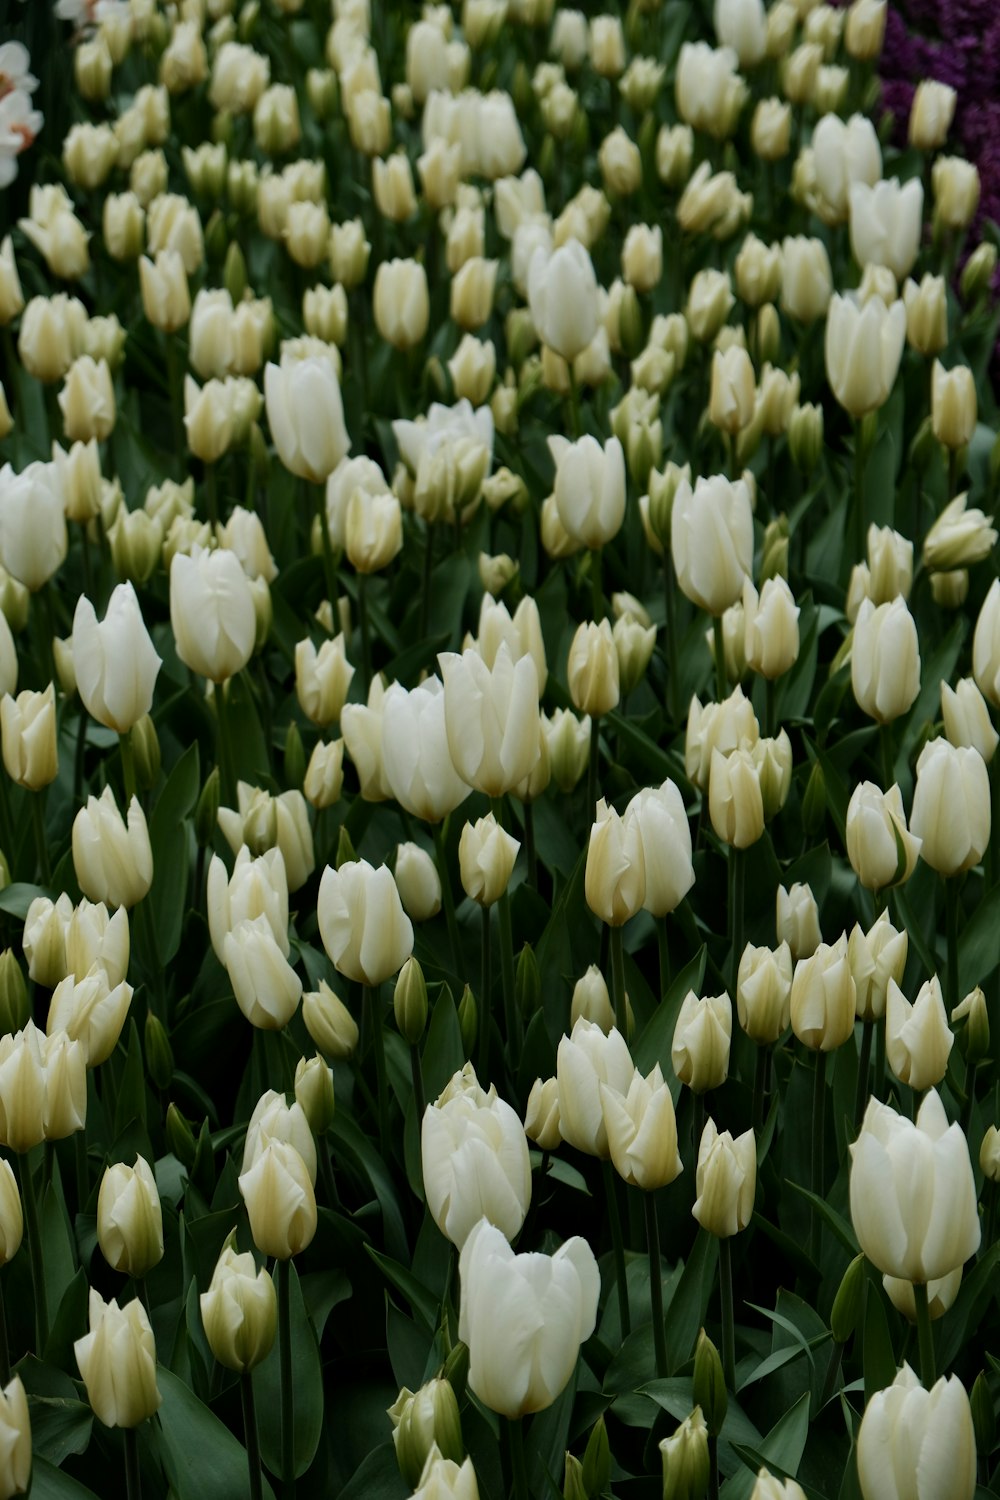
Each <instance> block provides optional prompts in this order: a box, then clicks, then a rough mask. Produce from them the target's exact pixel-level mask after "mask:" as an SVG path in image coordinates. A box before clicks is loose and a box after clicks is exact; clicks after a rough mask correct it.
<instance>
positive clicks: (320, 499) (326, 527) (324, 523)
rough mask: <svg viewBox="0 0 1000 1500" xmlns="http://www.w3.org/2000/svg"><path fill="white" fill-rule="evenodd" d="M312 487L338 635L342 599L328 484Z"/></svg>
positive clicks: (329, 594) (327, 591)
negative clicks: (331, 529) (339, 594)
mask: <svg viewBox="0 0 1000 1500" xmlns="http://www.w3.org/2000/svg"><path fill="white" fill-rule="evenodd" d="M303 483H305V481H303ZM312 488H313V494H314V495H315V497H316V514H317V515H318V516H319V534H320V540H321V542H322V546H323V576H324V578H325V579H326V597H327V598H328V599H329V601H330V609H331V610H332V611H333V633H334V635H337V634H338V632H339V630H340V620H339V615H340V608H339V604H340V601H339V598H338V594H337V565H336V562H335V560H334V556H333V543H332V542H331V541H330V518H329V516H328V515H327V513H326V485H325V484H314V485H313V487H312Z"/></svg>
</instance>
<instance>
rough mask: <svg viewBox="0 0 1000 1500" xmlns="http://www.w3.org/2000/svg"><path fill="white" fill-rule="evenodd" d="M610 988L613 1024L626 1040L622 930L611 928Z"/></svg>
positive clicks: (626, 1023)
mask: <svg viewBox="0 0 1000 1500" xmlns="http://www.w3.org/2000/svg"><path fill="white" fill-rule="evenodd" d="M611 989H612V993H613V996H614V1002H615V1025H616V1026H617V1028H618V1030H619V1031H620V1032H621V1034H622V1036H623V1037H625V1039H626V1041H627V1040H628V1002H627V1000H626V998H625V953H624V949H623V946H622V930H621V928H620V927H612V928H611Z"/></svg>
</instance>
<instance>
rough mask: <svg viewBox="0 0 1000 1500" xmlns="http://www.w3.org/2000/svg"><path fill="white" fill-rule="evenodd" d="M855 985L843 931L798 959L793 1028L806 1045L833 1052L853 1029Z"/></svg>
mask: <svg viewBox="0 0 1000 1500" xmlns="http://www.w3.org/2000/svg"><path fill="white" fill-rule="evenodd" d="M856 1013H857V987H856V985H855V983H854V976H853V974H852V972H851V965H850V962H849V960H848V953H847V937H846V935H845V934H843V933H842V934H841V936H840V937H839V938H838V939H837V941H836V942H835V943H832V944H827V943H820V944H819V946H818V947H817V948H816V951H815V952H814V953H813V955H812V957H811V958H800V959H799V960H798V962H797V963H796V965H795V973H794V975H793V977H792V996H791V1022H792V1030H793V1031H794V1032H795V1035H796V1036H797V1037H798V1039H799V1041H800V1042H802V1043H803V1044H804V1045H805V1046H806V1047H810V1048H812V1049H813V1051H816V1052H833V1051H835V1050H836V1048H837V1047H839V1046H841V1045H842V1043H844V1042H846V1040H847V1038H848V1037H849V1036H850V1035H851V1033H852V1031H853V1030H854V1021H855V1016H856Z"/></svg>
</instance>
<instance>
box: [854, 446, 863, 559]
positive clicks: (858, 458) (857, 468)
mask: <svg viewBox="0 0 1000 1500" xmlns="http://www.w3.org/2000/svg"><path fill="white" fill-rule="evenodd" d="M864 555H865V444H864V439H863V437H862V433H861V423H860V422H858V421H856V422H855V423H854V561H855V562H861V561H862V559H863V558H864Z"/></svg>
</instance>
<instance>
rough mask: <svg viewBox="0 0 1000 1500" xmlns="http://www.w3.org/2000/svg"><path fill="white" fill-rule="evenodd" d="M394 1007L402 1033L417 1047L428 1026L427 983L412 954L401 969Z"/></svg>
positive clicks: (393, 997)
mask: <svg viewBox="0 0 1000 1500" xmlns="http://www.w3.org/2000/svg"><path fill="white" fill-rule="evenodd" d="M392 1008H393V1014H394V1015H395V1017H396V1025H397V1026H398V1027H399V1031H400V1035H401V1036H403V1037H404V1038H405V1039H406V1041H408V1042H409V1044H410V1046H411V1047H416V1046H417V1045H418V1043H419V1042H420V1039H421V1037H422V1036H423V1034H424V1030H425V1028H426V1026H427V984H426V982H425V980H424V971H423V969H422V968H421V967H420V964H419V963H418V962H417V960H416V959H415V958H414V957H413V956H412V954H411V956H410V957H409V958H408V959H407V960H406V963H405V964H404V965H403V967H402V968H401V969H400V971H399V977H398V978H397V980H396V986H395V989H394V990H393V996H392Z"/></svg>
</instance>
